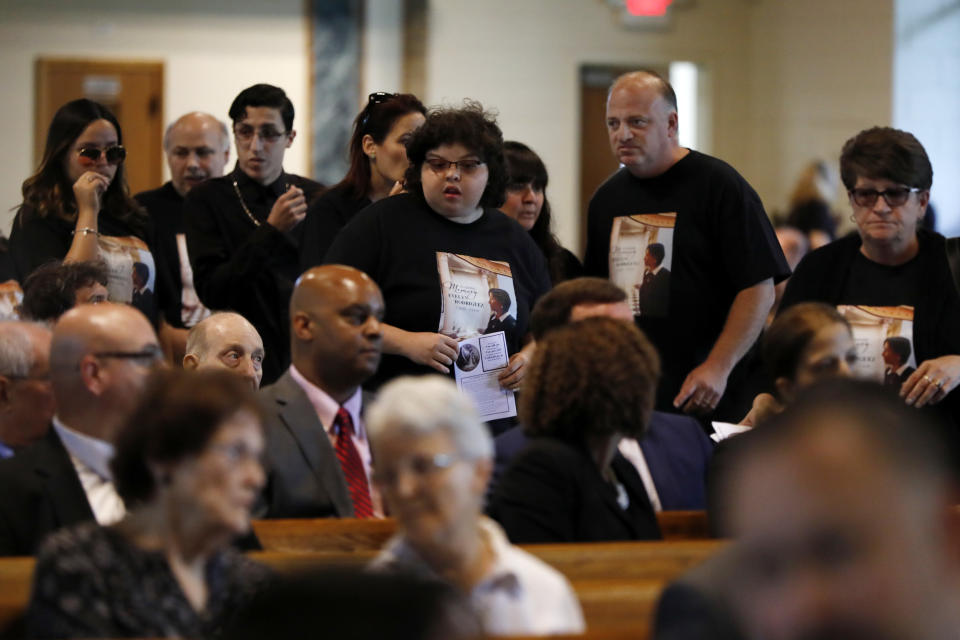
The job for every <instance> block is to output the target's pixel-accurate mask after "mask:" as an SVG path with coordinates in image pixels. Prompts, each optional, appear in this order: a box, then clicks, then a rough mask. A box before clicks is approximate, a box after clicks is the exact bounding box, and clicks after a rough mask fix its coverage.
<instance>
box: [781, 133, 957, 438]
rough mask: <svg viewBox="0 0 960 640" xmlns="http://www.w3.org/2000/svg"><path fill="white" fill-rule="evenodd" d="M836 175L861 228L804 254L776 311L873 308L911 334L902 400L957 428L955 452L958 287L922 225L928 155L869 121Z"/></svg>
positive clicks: (910, 139) (933, 236)
mask: <svg viewBox="0 0 960 640" xmlns="http://www.w3.org/2000/svg"><path fill="white" fill-rule="evenodd" d="M840 176H841V178H842V179H843V183H844V185H845V186H846V188H847V192H848V193H849V197H850V205H851V207H852V208H853V215H852V220H853V222H855V223H856V225H857V233H856V234H851V235H849V236H847V237H845V238H841V239H840V240H837V241H835V242H832V243H830V244H828V245H826V246H824V247H821V248H819V249H817V250H816V251H813V252H812V253H809V254H807V256H806V257H804V259H803V260H802V261H801V262H800V264H798V265H797V269H796V271H794V273H793V276H792V277H791V278H790V280H789V281H788V283H787V290H786V291H785V292H784V295H783V302H782V303H781V306H780V310H781V313H782V312H783V311H784V310H786V309H788V308H789V307H790V306H791V305H793V304H796V303H798V302H803V301H808V300H809V301H819V302H826V303H829V304H834V305H858V306H866V307H872V308H874V309H873V312H874V314H875V315H879V316H880V317H884V318H890V320H887V321H885V322H886V323H887V324H885V325H884V327H886V328H888V331H889V329H891V328H895V327H894V324H895V325H896V327H900V332H899V334H898V335H908V336H909V337H910V338H911V341H912V356H913V357H914V359H915V361H916V371H914V372H913V373H912V374H910V375H909V376H908V377H906V379H905V380H904V381H903V383H902V384H901V385H900V395H901V397H903V398H904V400H905V401H906V403H907V404H909V405H912V406H915V407H918V408H922V407H929V406H933V407H934V409H933V410H934V411H935V412H937V413H938V414H940V417H941V418H943V419H945V420H946V421H947V422H948V423H949V424H950V426H952V427H953V433H952V434H951V435H952V436H953V437H954V438H955V442H957V444H958V451H960V393H958V392H955V391H954V389H956V387H957V385H958V384H960V330H958V328H960V292H958V286H960V285H958V283H955V282H954V280H953V279H952V276H951V273H950V265H949V262H948V259H947V255H946V250H945V240H944V238H943V236H941V235H940V234H938V233H936V232H934V231H928V230H926V229H923V228H922V227H921V222H922V220H923V216H924V214H925V213H926V209H927V204H928V202H929V200H930V187H931V185H932V183H933V168H932V167H931V165H930V160H929V158H928V157H927V153H926V151H925V150H924V148H923V145H921V144H920V142H919V141H918V140H917V139H916V138H915V137H914V136H913V135H911V134H909V133H907V132H906V131H900V130H897V129H891V128H887V127H874V128H872V129H867V130H865V131H861V132H860V133H858V134H857V135H856V136H854V137H853V138H851V139H850V140H848V141H847V142H846V144H845V145H844V146H843V151H842V153H841V156H840ZM878 307H879V308H887V309H876V308H878ZM911 324H912V331H911V330H910V329H911V327H910V325H911ZM854 329H855V330H856V326H855V327H854ZM888 335H893V334H892V333H888ZM875 355H876V357H877V358H878V359H879V357H880V354H879V353H877V354H875Z"/></svg>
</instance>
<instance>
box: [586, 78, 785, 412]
mask: <svg viewBox="0 0 960 640" xmlns="http://www.w3.org/2000/svg"><path fill="white" fill-rule="evenodd" d="M607 130H608V133H609V136H610V145H611V148H612V149H613V153H614V154H615V155H616V156H617V158H618V160H619V161H620V163H621V164H622V165H623V168H621V169H620V170H619V171H618V172H617V173H615V174H614V175H613V176H611V177H610V178H609V179H608V180H607V181H606V182H605V183H604V184H603V185H602V186H601V187H600V188H599V189H598V190H597V192H596V193H595V194H594V196H593V198H592V199H591V201H590V208H589V212H588V222H587V251H586V259H585V261H584V262H585V268H586V271H587V273H588V274H589V275H595V276H601V277H610V278H611V280H613V281H614V282H617V284H619V285H620V286H621V287H623V288H625V289H626V290H627V293H628V294H629V295H631V296H632V297H633V300H634V301H635V302H634V313H635V315H636V316H637V323H638V324H639V325H640V327H641V328H642V329H643V330H644V332H645V333H646V334H647V335H648V336H649V337H650V339H651V340H652V341H653V343H654V344H655V345H656V347H657V349H658V351H659V352H660V357H661V359H662V361H663V376H662V378H661V382H660V387H659V389H658V397H657V408H658V409H660V410H683V411H684V412H687V413H696V414H701V415H706V414H710V413H711V412H714V410H716V411H715V412H714V416H715V417H717V418H723V419H728V420H732V421H736V420H739V419H740V418H741V417H742V415H737V412H738V411H739V410H740V407H739V406H737V404H736V402H735V400H736V398H735V395H736V394H728V395H727V396H726V397H725V402H724V405H722V406H721V407H720V408H719V409H718V408H717V407H718V403H720V400H721V397H724V392H725V390H726V389H727V388H728V382H732V384H730V385H729V386H730V388H731V390H733V388H734V387H736V386H737V385H738V384H742V383H741V382H739V380H738V378H739V377H740V372H739V371H738V372H737V375H734V376H733V378H731V373H732V372H733V371H734V367H735V366H736V365H737V363H738V362H740V360H741V359H742V358H743V356H744V355H745V354H746V353H747V352H748V350H749V349H750V348H751V346H752V345H753V343H754V342H755V341H756V339H757V336H758V335H759V333H760V330H761V329H762V327H763V322H764V318H765V317H766V314H767V312H768V311H769V309H770V306H771V305H772V303H773V299H774V291H773V286H774V283H775V282H777V281H779V280H782V279H784V278H786V277H787V276H788V275H789V273H790V271H789V269H788V267H787V265H786V261H785V260H784V257H783V252H782V251H781V250H780V247H779V245H778V244H777V240H776V236H775V235H774V233H773V229H772V228H771V226H770V223H769V220H768V219H767V217H766V213H765V212H764V210H763V205H762V204H761V202H760V199H759V197H757V194H756V193H755V192H754V191H753V189H752V188H751V187H750V185H749V184H747V183H746V181H745V180H744V179H743V178H742V177H741V176H740V175H739V174H738V173H737V172H736V171H735V170H734V169H733V168H732V167H730V166H729V165H727V164H726V163H723V162H722V161H720V160H717V159H715V158H711V157H710V156H706V155H703V154H701V153H698V152H696V151H692V150H690V149H686V148H683V147H681V146H680V145H679V143H678V140H677V101H676V95H675V94H674V91H673V88H672V87H671V86H670V84H669V83H668V82H666V81H665V80H664V79H662V78H661V77H660V76H658V75H656V74H654V73H651V72H645V71H638V72H633V73H628V74H625V75H623V76H621V77H619V78H618V79H617V80H616V81H615V82H614V84H613V86H612V87H611V89H610V94H609V96H608V99H607ZM656 245H660V246H661V247H662V248H663V249H664V251H663V253H664V255H665V257H666V260H664V259H661V260H660V262H659V264H658V265H657V267H655V268H654V269H656V268H659V270H660V271H661V272H662V271H663V270H667V271H669V274H670V275H669V283H668V285H667V286H668V289H669V290H668V291H667V292H666V296H665V298H666V299H664V297H663V296H660V297H659V300H658V302H657V304H656V305H655V307H656V308H655V309H654V310H653V311H654V312H651V313H644V312H643V309H642V308H641V302H643V303H644V304H645V305H648V303H649V301H650V300H649V296H648V295H646V294H647V292H646V291H643V289H645V287H644V279H643V275H644V273H645V270H646V269H649V267H646V268H645V265H644V260H643V258H644V256H646V255H649V254H648V253H647V248H651V249H652V248H654V247H655V246H656ZM657 253H659V251H658V252H657ZM649 270H650V271H653V269H649ZM654 275H655V274H654ZM662 279H663V278H661V280H662ZM653 284H654V282H653V278H650V279H648V284H647V286H652V285H653ZM648 310H649V309H648Z"/></svg>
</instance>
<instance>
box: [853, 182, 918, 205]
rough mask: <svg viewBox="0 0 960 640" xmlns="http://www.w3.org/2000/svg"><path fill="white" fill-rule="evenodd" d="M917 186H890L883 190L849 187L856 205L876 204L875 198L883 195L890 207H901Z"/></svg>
mask: <svg viewBox="0 0 960 640" xmlns="http://www.w3.org/2000/svg"><path fill="white" fill-rule="evenodd" d="M921 191H923V189H921V188H919V187H891V188H889V189H884V190H883V191H877V190H876V189H850V191H849V194H850V198H851V199H852V200H853V202H854V204H856V205H857V206H858V207H864V208H871V207H873V206H874V205H876V204H877V198H880V197H881V196H882V197H883V199H884V201H886V203H887V205H889V206H890V207H902V206H903V205H904V204H906V202H907V200H909V199H910V194H911V193H919V192H921Z"/></svg>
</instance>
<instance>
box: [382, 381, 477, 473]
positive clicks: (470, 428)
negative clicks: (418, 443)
mask: <svg viewBox="0 0 960 640" xmlns="http://www.w3.org/2000/svg"><path fill="white" fill-rule="evenodd" d="M365 420H366V425H367V430H368V431H369V433H370V440H371V442H373V443H374V444H376V441H377V440H378V439H379V438H380V436H382V435H383V434H384V433H386V432H387V431H391V432H394V431H399V432H402V433H405V434H410V435H418V436H423V435H429V434H432V433H435V432H437V431H444V432H446V433H447V434H448V435H449V436H450V439H451V440H453V443H454V446H455V447H456V449H457V453H459V454H460V455H461V456H463V457H464V458H467V459H469V460H481V459H491V458H493V439H492V438H491V437H490V432H489V431H488V430H487V427H486V425H485V424H483V422H481V421H480V416H479V415H477V410H476V408H475V407H474V406H473V402H472V401H471V400H470V398H468V397H467V396H466V395H464V394H462V393H460V391H459V390H458V389H457V385H455V384H454V383H453V382H452V381H451V380H449V379H448V378H444V377H442V376H437V375H430V376H420V377H412V376H405V377H402V378H397V379H396V380H393V381H392V382H390V383H388V384H387V385H385V386H384V387H383V388H382V389H381V390H380V392H379V393H378V394H377V399H376V400H375V401H374V402H373V404H372V405H370V407H369V409H368V410H367V413H366V417H365Z"/></svg>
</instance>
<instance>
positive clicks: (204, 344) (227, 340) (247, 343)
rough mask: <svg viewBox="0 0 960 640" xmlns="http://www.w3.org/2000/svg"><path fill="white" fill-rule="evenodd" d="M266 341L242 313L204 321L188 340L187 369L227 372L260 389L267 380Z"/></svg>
mask: <svg viewBox="0 0 960 640" xmlns="http://www.w3.org/2000/svg"><path fill="white" fill-rule="evenodd" d="M263 356H264V352H263V340H261V339H260V334H259V333H257V330H256V328H255V327H254V326H253V325H252V324H250V323H249V322H248V321H247V319H246V318H244V317H243V316H242V315H240V314H239V313H233V312H232V311H221V312H218V313H214V314H213V315H212V316H210V317H209V318H207V319H205V320H201V321H200V322H199V323H198V324H197V325H196V326H195V327H194V328H193V329H191V330H190V335H189V336H188V337H187V352H186V355H184V356H183V368H184V369H194V370H196V369H211V368H219V369H226V370H227V371H230V372H232V373H235V374H237V375H239V376H241V377H243V378H244V379H245V380H247V381H248V382H249V383H250V386H251V387H253V390H254V391H256V390H257V389H259V388H260V380H261V379H262V378H263Z"/></svg>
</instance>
